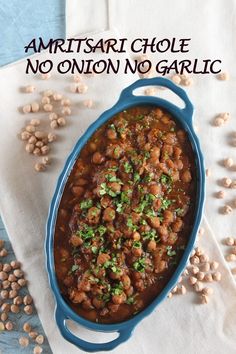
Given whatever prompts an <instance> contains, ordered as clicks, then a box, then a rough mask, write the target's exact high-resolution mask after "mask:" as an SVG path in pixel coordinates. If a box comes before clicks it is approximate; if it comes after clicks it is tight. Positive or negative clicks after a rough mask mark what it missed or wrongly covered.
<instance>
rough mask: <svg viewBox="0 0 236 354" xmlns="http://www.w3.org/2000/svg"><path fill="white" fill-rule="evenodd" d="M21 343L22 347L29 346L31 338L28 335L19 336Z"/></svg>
mask: <svg viewBox="0 0 236 354" xmlns="http://www.w3.org/2000/svg"><path fill="white" fill-rule="evenodd" d="M19 343H20V345H21V346H22V347H28V345H29V338H27V337H20V338H19Z"/></svg>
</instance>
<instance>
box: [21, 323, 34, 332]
mask: <svg viewBox="0 0 236 354" xmlns="http://www.w3.org/2000/svg"><path fill="white" fill-rule="evenodd" d="M31 329H32V327H31V325H30V324H29V323H28V322H26V323H24V326H23V330H24V332H26V333H29V332H31Z"/></svg>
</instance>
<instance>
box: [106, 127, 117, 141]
mask: <svg viewBox="0 0 236 354" xmlns="http://www.w3.org/2000/svg"><path fill="white" fill-rule="evenodd" d="M107 137H108V139H110V140H114V139H116V138H117V134H116V131H115V130H114V129H111V128H109V129H107Z"/></svg>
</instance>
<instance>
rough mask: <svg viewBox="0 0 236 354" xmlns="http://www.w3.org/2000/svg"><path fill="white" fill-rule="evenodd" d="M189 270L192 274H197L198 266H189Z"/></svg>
mask: <svg viewBox="0 0 236 354" xmlns="http://www.w3.org/2000/svg"><path fill="white" fill-rule="evenodd" d="M190 270H191V273H192V274H197V273H198V272H199V268H198V267H197V266H194V265H193V266H192V267H191V269H190Z"/></svg>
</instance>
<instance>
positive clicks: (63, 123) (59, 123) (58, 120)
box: [57, 117, 66, 127]
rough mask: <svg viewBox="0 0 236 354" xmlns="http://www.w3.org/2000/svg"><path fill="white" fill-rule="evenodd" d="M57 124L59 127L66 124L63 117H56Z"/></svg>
mask: <svg viewBox="0 0 236 354" xmlns="http://www.w3.org/2000/svg"><path fill="white" fill-rule="evenodd" d="M57 124H58V125H59V127H64V126H65V125H66V120H65V118H64V117H60V118H58V119H57Z"/></svg>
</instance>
